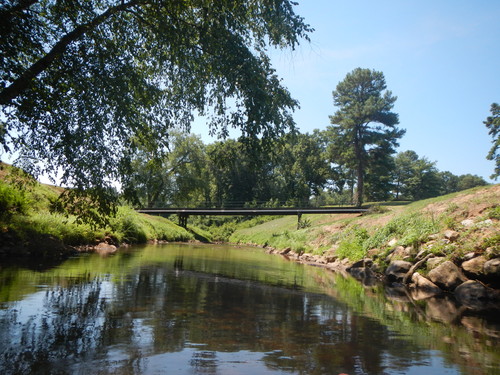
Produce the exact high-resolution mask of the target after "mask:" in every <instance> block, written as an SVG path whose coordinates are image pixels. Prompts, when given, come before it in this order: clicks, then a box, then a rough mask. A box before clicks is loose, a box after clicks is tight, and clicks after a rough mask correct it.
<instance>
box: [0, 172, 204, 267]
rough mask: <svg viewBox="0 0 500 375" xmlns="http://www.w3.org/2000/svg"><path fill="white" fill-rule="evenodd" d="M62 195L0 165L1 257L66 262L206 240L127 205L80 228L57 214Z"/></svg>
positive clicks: (200, 234)
mask: <svg viewBox="0 0 500 375" xmlns="http://www.w3.org/2000/svg"><path fill="white" fill-rule="evenodd" d="M62 191H63V189H62V188H59V187H56V186H51V185H46V184H41V183H39V182H37V181H36V180H34V179H33V178H32V177H30V176H29V175H27V174H25V173H23V172H22V171H20V170H18V169H15V168H13V167H12V166H10V165H7V164H4V163H1V164H0V256H3V257H33V258H42V257H43V258H64V257H67V256H70V255H73V254H76V253H79V252H89V251H96V252H100V253H112V252H114V251H116V249H117V248H119V247H120V246H128V245H130V244H141V243H148V242H153V243H154V242H174V241H176V242H189V241H195V240H197V239H203V240H204V239H205V237H204V236H205V235H207V234H206V233H204V232H203V231H201V230H197V229H193V230H186V229H185V228H182V227H180V226H178V225H176V224H175V223H173V222H171V221H170V220H167V219H165V218H162V217H158V216H149V215H143V214H139V213H137V212H136V211H135V210H134V209H132V208H131V207H127V206H120V207H118V210H117V213H116V216H114V217H110V218H109V224H108V226H106V227H104V228H96V227H92V226H90V225H88V224H82V223H79V222H78V220H77V218H76V217H74V216H72V215H68V214H67V213H65V212H61V211H60V210H57V204H56V203H57V198H58V197H59V195H60V194H61V192H62Z"/></svg>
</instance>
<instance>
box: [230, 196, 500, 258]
mask: <svg viewBox="0 0 500 375" xmlns="http://www.w3.org/2000/svg"><path fill="white" fill-rule="evenodd" d="M487 189H488V187H478V188H474V189H470V190H468V191H463V192H458V193H453V194H449V195H446V196H441V197H436V198H431V199H426V200H422V201H417V202H413V203H408V202H402V204H399V203H398V204H393V203H392V202H389V204H387V205H385V204H379V205H377V206H376V207H375V208H373V209H371V210H370V211H369V212H368V213H367V214H364V215H362V216H357V217H348V218H344V217H342V216H340V215H307V220H308V225H307V227H306V228H302V229H299V230H297V218H296V217H285V218H281V219H277V220H273V221H270V222H267V223H265V224H262V225H257V226H255V227H251V228H244V229H236V230H235V232H234V233H233V234H232V235H231V237H230V241H231V242H236V243H246V244H255V245H260V246H271V247H274V248H277V249H284V248H290V249H292V250H293V251H295V252H297V253H300V252H304V251H305V252H312V253H315V254H322V253H323V252H324V251H326V250H328V249H331V248H335V249H336V250H335V254H336V255H337V256H338V257H339V258H348V259H350V260H351V261H357V260H360V259H362V258H363V257H365V256H366V254H367V252H368V250H371V249H379V251H380V253H381V254H383V253H384V252H385V251H389V250H391V249H392V248H393V247H394V246H392V247H389V245H388V243H389V242H390V241H391V240H392V239H395V240H396V246H397V245H399V246H404V247H407V246H412V247H413V248H415V249H419V248H420V247H421V246H422V244H424V243H426V242H427V241H429V240H430V238H431V235H436V234H439V233H440V232H442V231H444V230H445V229H447V228H452V229H454V228H458V227H460V226H461V224H460V220H462V219H461V217H462V216H461V215H462V212H467V207H465V206H462V205H461V204H460V205H459V204H456V203H455V202H453V201H452V199H453V198H455V197H458V196H459V195H467V194H471V193H476V192H481V191H482V190H484V191H485V192H486V191H487ZM490 195H491V193H490ZM481 197H482V196H481ZM471 199H472V200H471V202H470V203H469V204H472V205H474V199H476V198H475V197H474V196H473V197H472V198H471ZM477 199H482V198H477ZM488 199H489V198H488ZM448 200H450V202H449V203H448V208H447V209H446V210H445V212H444V213H441V214H433V213H429V212H427V211H425V209H426V208H427V207H428V206H429V205H430V204H442V203H443V202H444V203H445V204H446V202H447V201H448ZM481 202H483V201H481ZM491 204H492V208H490V209H488V210H486V211H485V213H484V219H486V218H490V219H493V220H498V217H499V212H500V211H499V210H498V205H495V202H491ZM388 215H389V216H388ZM384 218H387V219H386V220H383V221H385V224H384V225H381V224H376V223H377V220H379V219H384ZM329 225H334V226H335V228H336V229H335V230H333V231H332V230H327V229H326V228H328V226H329ZM473 230H476V229H473ZM467 235H468V234H467V233H465V234H464V237H467ZM471 241H473V239H472V237H471ZM495 241H496V237H495V238H493V239H487V240H484V241H482V243H481V244H479V246H480V247H481V248H486V247H488V246H489V247H491V246H492V243H494V242H495ZM469 242H470V241H469ZM462 245H463V246H462ZM471 246H472V245H471V244H469V243H467V242H464V243H463V244H461V245H455V244H451V245H447V244H442V246H441V243H437V244H435V246H434V247H433V248H432V249H431V251H433V252H439V253H443V254H445V255H446V256H450V257H452V256H454V254H455V255H458V256H459V255H460V253H463V252H464V251H466V250H467V251H469V250H470V248H471ZM475 246H476V247H477V245H475Z"/></svg>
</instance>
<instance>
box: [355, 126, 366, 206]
mask: <svg viewBox="0 0 500 375" xmlns="http://www.w3.org/2000/svg"><path fill="white" fill-rule="evenodd" d="M360 143H361V141H360V137H359V136H358V137H356V139H355V140H354V151H355V153H356V162H357V163H356V180H357V182H356V184H357V186H356V196H355V198H354V204H355V206H356V207H361V205H362V204H363V191H364V172H365V168H364V160H363V145H361V144H360Z"/></svg>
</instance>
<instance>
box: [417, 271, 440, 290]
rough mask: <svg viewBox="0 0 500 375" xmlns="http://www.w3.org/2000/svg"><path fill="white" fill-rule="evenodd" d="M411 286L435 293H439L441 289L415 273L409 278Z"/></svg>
mask: <svg viewBox="0 0 500 375" xmlns="http://www.w3.org/2000/svg"><path fill="white" fill-rule="evenodd" d="M411 282H412V286H413V287H415V288H420V289H426V290H429V291H433V292H436V293H441V289H440V288H439V287H438V286H437V285H436V284H434V283H433V282H432V281H430V280H429V279H427V278H426V277H424V276H422V275H421V274H420V273H418V272H415V273H414V274H413V276H412V277H411Z"/></svg>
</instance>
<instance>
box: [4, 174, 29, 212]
mask: <svg viewBox="0 0 500 375" xmlns="http://www.w3.org/2000/svg"><path fill="white" fill-rule="evenodd" d="M31 204H32V201H31V199H30V198H29V197H28V195H27V194H26V192H25V191H24V190H20V189H16V188H15V187H13V186H11V185H9V184H6V183H5V182H3V181H1V180H0V221H6V220H9V219H10V218H12V216H14V215H25V214H26V213H27V212H28V209H29V207H30V205H31Z"/></svg>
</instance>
